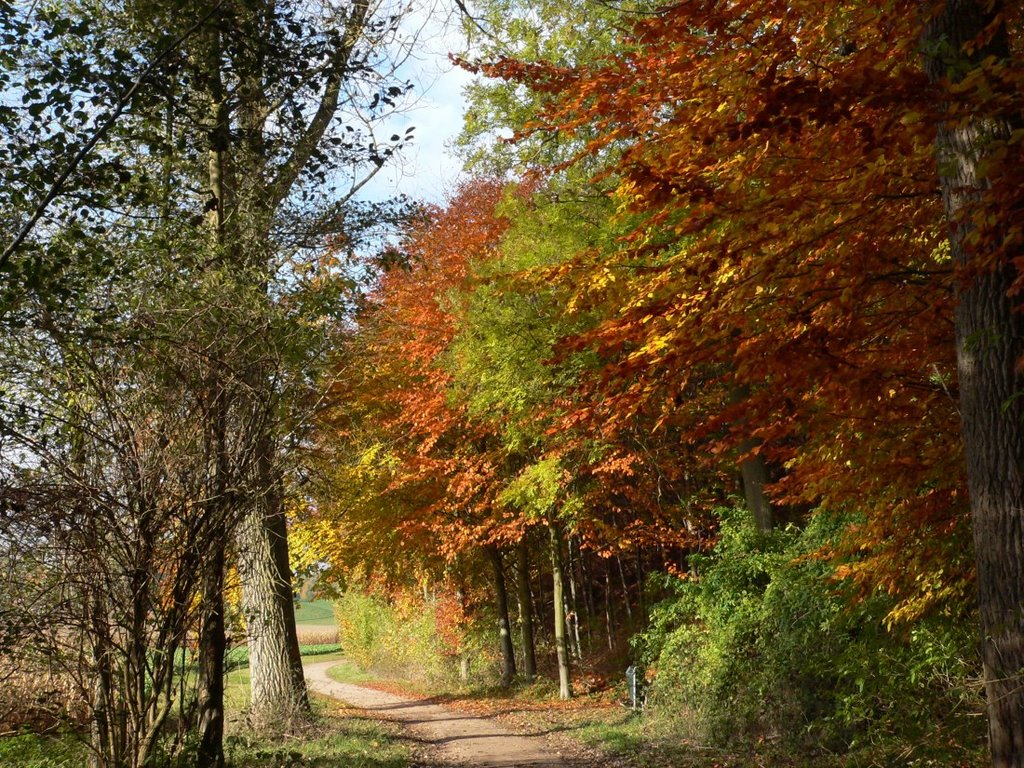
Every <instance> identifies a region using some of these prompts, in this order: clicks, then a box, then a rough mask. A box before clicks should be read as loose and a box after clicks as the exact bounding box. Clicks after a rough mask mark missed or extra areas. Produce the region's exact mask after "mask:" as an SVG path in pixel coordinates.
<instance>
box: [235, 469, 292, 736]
mask: <svg viewBox="0 0 1024 768" xmlns="http://www.w3.org/2000/svg"><path fill="white" fill-rule="evenodd" d="M266 450H269V449H265V451H266ZM270 461H272V459H271V458H269V457H261V460H260V462H261V463H266V462H270ZM264 469H266V467H264ZM261 474H263V473H262V472H261ZM261 487H266V488H268V489H269V490H268V491H267V492H266V494H265V495H264V497H263V498H262V499H260V500H258V501H257V503H256V504H255V505H254V508H253V510H252V511H251V512H249V513H248V514H247V515H246V516H245V519H244V520H243V521H242V524H241V526H240V528H239V533H238V551H239V554H238V576H239V580H240V581H241V583H242V614H243V615H244V616H245V628H246V638H247V640H248V645H249V673H250V676H251V677H250V686H251V691H252V701H251V703H250V715H251V716H252V717H253V719H254V720H256V721H257V722H260V723H264V724H270V723H274V724H281V725H287V724H290V723H291V722H292V721H293V720H295V719H296V718H305V717H306V716H308V714H309V711H310V710H309V697H308V695H307V693H306V680H305V677H304V676H303V673H302V658H301V656H300V653H299V638H298V633H297V632H296V629H295V604H294V602H293V595H292V578H291V575H292V573H291V565H290V564H289V561H288V528H287V521H286V520H285V514H284V504H283V499H282V498H281V490H280V483H279V482H268V483H267V484H266V485H263V484H262V483H261Z"/></svg>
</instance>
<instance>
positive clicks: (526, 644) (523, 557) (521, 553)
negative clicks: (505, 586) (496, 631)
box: [516, 539, 537, 682]
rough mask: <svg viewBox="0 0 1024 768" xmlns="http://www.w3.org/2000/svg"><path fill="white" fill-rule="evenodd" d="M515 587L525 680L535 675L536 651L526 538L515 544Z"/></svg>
mask: <svg viewBox="0 0 1024 768" xmlns="http://www.w3.org/2000/svg"><path fill="white" fill-rule="evenodd" d="M516 589H517V591H518V595H519V630H520V635H521V640H522V644H523V674H524V675H525V676H526V680H527V682H533V678H534V677H535V676H536V675H537V653H536V651H535V649H534V644H533V601H532V600H531V598H530V555H529V550H527V548H526V540H525V539H522V540H520V542H519V544H518V545H517V546H516Z"/></svg>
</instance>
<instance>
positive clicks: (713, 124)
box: [475, 0, 1020, 615]
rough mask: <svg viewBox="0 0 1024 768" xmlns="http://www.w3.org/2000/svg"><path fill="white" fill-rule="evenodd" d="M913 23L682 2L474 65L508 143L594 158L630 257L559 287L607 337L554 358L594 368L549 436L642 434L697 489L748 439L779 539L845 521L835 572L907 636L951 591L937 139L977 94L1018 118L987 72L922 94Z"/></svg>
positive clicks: (1014, 100) (1013, 79)
mask: <svg viewBox="0 0 1024 768" xmlns="http://www.w3.org/2000/svg"><path fill="white" fill-rule="evenodd" d="M922 23H923V16H922V14H921V11H920V4H918V3H911V2H906V1H902V0H890V1H889V2H883V3H838V4H834V3H831V4H830V3H824V4H823V3H818V2H812V1H811V0H804V1H802V2H788V1H787V2H772V1H770V0H768V1H766V0H759V2H757V3H751V2H739V1H735V2H727V3H722V2H711V1H710V0H703V1H701V0H695V1H693V2H685V3H677V4H675V5H671V6H669V7H667V8H665V9H663V10H662V11H660V12H659V13H657V14H654V15H652V16H651V17H650V18H647V19H644V20H642V21H640V22H639V23H638V24H637V25H636V27H635V30H634V33H633V35H632V37H631V38H630V39H628V40H626V41H625V44H624V46H623V52H622V53H620V54H618V55H616V56H614V57H611V58H609V59H607V60H604V61H601V62H598V63H596V64H594V65H589V66H581V67H579V68H576V69H566V68H560V67H555V66H550V67H545V66H543V65H537V64H531V65H529V66H525V65H523V64H521V63H519V62H516V61H511V60H502V61H497V62H491V63H487V64H482V65H477V66H475V68H476V69H478V70H479V71H482V72H484V73H486V74H489V75H492V76H499V77H503V78H507V79H513V80H518V81H521V82H523V83H525V84H527V85H529V86H530V87H531V88H534V89H535V90H537V91H539V92H542V93H545V94H548V96H549V102H548V109H547V111H546V113H545V114H544V115H542V116H540V117H539V118H538V120H537V122H536V123H535V124H534V125H531V126H530V127H529V128H528V130H529V131H550V132H556V133H562V134H567V135H569V136H570V137H575V136H582V137H586V141H585V143H583V144H581V151H580V154H581V156H585V155H592V156H597V155H605V156H608V157H614V158H616V159H615V160H614V161H613V162H612V163H611V165H610V166H609V168H608V170H607V172H606V176H607V177H609V178H613V179H615V180H617V183H618V190H617V193H616V194H617V196H618V197H619V199H621V200H622V202H623V205H622V209H623V211H624V213H623V215H624V217H627V219H628V220H630V221H632V222H633V224H632V228H631V232H630V234H629V235H628V236H626V237H625V238H623V240H622V242H621V245H620V247H619V248H618V249H617V250H616V251H615V252H613V253H596V254H593V253H592V254H583V255H580V256H579V257H578V258H576V259H575V260H574V261H572V262H571V263H569V264H567V265H566V266H564V267H563V268H561V269H560V270H558V275H559V276H560V277H561V278H562V279H563V280H564V281H565V283H566V285H572V286H577V287H578V289H577V290H576V292H575V295H574V297H573V300H572V304H571V306H573V307H574V308H576V309H577V310H579V309H590V308H603V311H604V313H605V315H606V317H607V319H606V320H605V321H604V322H602V323H601V324H600V325H599V326H598V327H597V328H596V329H595V330H594V331H592V332H590V333H588V334H585V335H583V336H581V337H580V338H579V339H577V341H576V344H577V345H580V346H583V345H592V346H593V347H595V348H596V349H598V350H599V351H600V353H601V354H602V356H603V359H604V360H605V363H606V366H607V367H606V370H605V372H604V375H603V376H602V377H601V378H600V379H599V380H596V381H593V382H591V383H590V384H589V387H590V389H589V402H590V405H589V406H587V407H584V408H580V409H577V410H576V411H575V412H574V413H573V414H572V415H571V417H570V418H572V419H573V420H575V422H576V423H581V422H585V423H589V424H591V425H592V428H593V429H596V430H599V431H600V432H601V433H602V434H603V435H604V436H605V437H606V439H614V438H615V436H616V435H619V434H622V433H623V432H624V431H625V430H628V429H630V428H631V425H633V424H635V423H636V420H637V419H649V420H652V421H655V422H656V423H657V425H658V427H659V428H660V429H662V430H678V432H679V434H680V445H681V446H683V447H684V448H688V450H689V451H691V452H692V453H691V458H692V459H695V460H697V461H699V462H700V463H702V464H704V465H705V466H709V467H710V466H718V467H723V466H726V467H727V466H729V465H731V466H735V462H736V461H737V459H738V458H740V457H739V456H738V446H739V445H740V444H741V443H742V442H743V441H744V440H751V439H753V440H754V441H755V442H756V444H757V447H756V448H753V449H752V450H755V451H758V452H760V453H761V454H763V455H764V456H765V458H766V459H767V460H768V462H769V464H770V466H772V467H773V468H774V470H775V472H776V476H777V482H775V483H774V484H773V486H772V487H771V489H770V490H771V493H772V495H773V496H774V499H775V501H776V503H777V504H780V505H785V506H787V507H788V508H789V509H790V513H791V514H794V513H797V512H798V511H799V510H803V509H809V508H812V507H813V508H817V509H819V510H821V511H826V512H827V511H849V510H855V511H857V512H859V513H861V514H862V515H863V523H862V524H861V525H859V526H858V527H857V528H856V529H855V530H852V531H851V535H850V536H849V537H848V541H847V545H846V546H845V547H844V548H843V549H842V551H841V552H839V553H837V554H838V555H839V556H841V557H842V558H844V559H845V560H846V561H847V562H846V565H845V567H844V569H843V573H844V574H845V575H848V576H851V577H853V578H855V579H857V580H859V581H860V582H861V583H862V585H863V586H864V587H865V589H874V588H881V589H884V590H886V591H888V592H890V593H892V594H895V595H898V596H900V597H901V598H903V600H904V602H903V604H902V606H901V610H902V611H903V612H904V613H905V614H906V615H911V614H914V613H916V612H918V611H920V610H924V609H926V608H928V607H929V606H931V605H933V604H945V605H949V604H950V603H951V602H953V603H958V602H960V601H962V599H963V598H964V595H965V592H966V585H967V582H968V580H969V579H970V564H969V558H968V556H967V554H966V552H968V551H969V548H968V546H967V545H966V544H965V541H964V538H963V536H964V533H965V527H966V526H965V522H966V520H967V504H966V498H965V497H966V494H965V490H964V489H965V482H964V477H963V469H962V460H961V456H960V451H961V448H960V440H959V429H958V414H957V406H956V394H957V393H956V371H955V363H954V346H953V323H952V316H953V305H954V293H955V287H956V276H955V275H954V270H953V268H952V265H951V263H950V260H949V256H948V248H947V246H946V234H947V233H946V230H945V227H944V224H943V219H942V216H943V208H942V201H941V199H940V196H939V190H938V186H937V182H936V173H935V160H934V152H933V145H934V126H935V125H936V124H937V122H938V120H939V118H940V117H942V116H946V117H948V115H949V114H950V113H951V112H952V113H956V112H957V111H958V110H960V111H961V112H964V111H967V110H969V109H970V105H972V104H975V103H976V102H977V100H978V94H979V91H981V90H984V89H988V91H990V92H992V93H993V94H995V95H993V96H992V97H991V98H989V99H988V101H987V104H986V108H991V107H992V104H993V103H995V102H997V101H998V100H999V99H1003V100H1004V101H1006V102H1007V105H1006V106H1005V107H1004V108H1005V109H1012V108H1017V109H1019V106H1020V104H1019V101H1020V100H1019V97H1018V92H1019V88H1018V89H1017V92H1014V91H1013V89H1012V88H1011V87H1010V86H1009V85H1008V84H1011V83H1017V81H1018V80H1019V73H1011V72H1009V71H1008V70H1006V69H997V68H995V67H993V68H991V69H990V71H989V73H988V74H989V76H988V77H987V78H983V81H984V84H983V85H982V84H980V83H975V84H974V85H973V86H972V87H971V91H970V93H969V95H967V96H965V97H964V98H963V99H962V100H958V96H957V92H956V91H954V92H953V93H952V95H950V93H949V92H948V91H947V92H943V93H940V92H939V91H937V90H936V88H935V87H933V86H930V85H929V84H928V83H927V81H926V79H925V77H924V75H923V74H922V71H921V66H920V59H919V54H918V46H919V40H920V31H921V24H922ZM1011 94H1012V95H1011ZM1011 151H1013V152H1015V153H1019V151H1020V147H1019V146H1014V147H1012V148H1011ZM975 224H976V225H977V226H979V227H980V226H982V225H983V224H984V222H975ZM1010 230H1012V231H1008V234H1007V237H1010V236H1011V235H1012V234H1013V232H1015V231H1016V230H1013V229H1012V227H1011V228H1010ZM1017 234H1018V235H1019V232H1018V233H1017ZM738 393H739V396H738ZM723 459H726V461H725V462H724V464H723Z"/></svg>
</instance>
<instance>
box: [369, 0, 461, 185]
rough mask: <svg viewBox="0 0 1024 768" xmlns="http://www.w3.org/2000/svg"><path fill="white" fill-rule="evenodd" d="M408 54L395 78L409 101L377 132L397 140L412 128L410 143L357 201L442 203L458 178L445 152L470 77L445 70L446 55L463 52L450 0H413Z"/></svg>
mask: <svg viewBox="0 0 1024 768" xmlns="http://www.w3.org/2000/svg"><path fill="white" fill-rule="evenodd" d="M402 31H403V32H404V33H405V35H406V36H407V37H408V38H415V44H414V47H413V51H412V53H411V54H410V56H409V57H408V59H407V60H406V62H405V64H404V65H403V66H402V68H401V70H400V71H399V76H400V77H401V78H403V79H407V80H409V81H411V82H413V83H414V87H413V91H412V98H411V99H410V101H409V102H408V104H407V105H406V106H405V107H404V108H403V109H402V110H401V111H400V113H398V114H396V115H394V116H393V117H392V118H391V120H390V121H389V122H388V123H387V124H386V127H385V128H384V129H383V130H381V131H380V134H381V135H384V136H386V135H388V133H389V132H393V133H398V134H402V133H404V131H405V129H406V128H408V127H409V126H415V127H416V130H415V140H414V141H413V142H412V144H411V145H409V146H408V147H406V148H405V149H403V151H402V156H401V157H400V158H399V159H398V160H397V161H396V162H394V163H388V164H387V165H385V166H384V168H383V169H382V170H381V171H380V172H379V173H378V174H377V176H375V177H374V179H373V180H372V181H371V182H370V183H369V184H367V185H366V187H364V188H363V190H362V194H361V195H360V197H362V198H363V199H367V200H380V199H385V198H389V197H394V196H395V195H398V194H406V195H408V196H409V197H412V198H414V199H417V200H422V201H426V202H435V203H439V202H443V201H444V199H445V194H446V192H448V191H449V190H450V189H451V188H452V186H453V184H454V183H455V181H456V180H457V179H458V177H459V175H460V173H461V166H462V162H461V161H460V160H458V159H457V158H455V157H454V156H453V155H452V154H451V152H450V151H449V150H448V149H447V145H448V144H449V143H450V142H451V141H452V140H453V139H454V138H455V136H457V135H458V133H459V130H460V129H461V127H462V117H463V113H464V111H465V105H464V101H463V97H462V89H463V88H464V87H465V86H466V85H467V84H468V83H469V82H470V80H471V79H472V77H473V76H472V75H470V74H469V73H468V72H466V71H464V70H462V69H459V68H457V67H455V66H453V65H452V64H451V62H450V61H449V60H448V53H449V52H450V51H460V50H463V49H464V48H465V39H464V37H463V35H462V31H461V27H460V25H459V17H458V14H457V11H455V10H454V3H452V2H451V1H450V0H413V3H412V11H411V13H409V14H408V15H407V16H406V18H405V20H404V21H403V23H402Z"/></svg>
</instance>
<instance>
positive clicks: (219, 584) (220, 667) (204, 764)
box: [196, 536, 227, 768]
mask: <svg viewBox="0 0 1024 768" xmlns="http://www.w3.org/2000/svg"><path fill="white" fill-rule="evenodd" d="M224 538H226V536H225V537H224ZM221 541H222V543H221V545H220V546H217V547H214V548H213V550H212V551H210V552H208V553H207V561H206V562H205V563H204V564H203V567H204V574H203V584H202V606H203V608H202V610H203V616H202V625H201V626H200V629H199V644H198V653H199V748H198V753H197V755H196V765H197V766H198V768H223V766H224V654H225V652H226V651H227V640H226V638H225V636H224V560H225V557H224V546H225V545H226V542H224V539H221Z"/></svg>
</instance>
